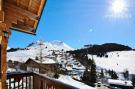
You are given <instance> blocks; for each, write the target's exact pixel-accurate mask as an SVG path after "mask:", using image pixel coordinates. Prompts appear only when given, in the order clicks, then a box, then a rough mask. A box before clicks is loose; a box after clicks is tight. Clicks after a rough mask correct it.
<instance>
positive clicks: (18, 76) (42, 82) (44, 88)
mask: <svg viewBox="0 0 135 89" xmlns="http://www.w3.org/2000/svg"><path fill="white" fill-rule="evenodd" d="M7 79H8V81H9V82H8V89H10V87H13V88H16V87H18V88H16V89H21V88H22V89H24V88H25V89H78V88H76V87H74V86H71V85H68V84H65V83H62V82H60V81H58V80H55V79H52V78H49V77H45V76H43V75H39V74H36V73H31V72H30V73H27V72H26V73H8V74H7ZM20 81H21V83H19V82H20ZM10 83H12V84H10ZM16 83H17V84H18V86H16V85H17V84H16ZM22 83H24V84H22Z"/></svg>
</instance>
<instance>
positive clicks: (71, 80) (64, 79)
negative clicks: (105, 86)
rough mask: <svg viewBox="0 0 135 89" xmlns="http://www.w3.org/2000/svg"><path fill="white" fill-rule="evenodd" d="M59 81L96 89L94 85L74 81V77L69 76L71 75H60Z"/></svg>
mask: <svg viewBox="0 0 135 89" xmlns="http://www.w3.org/2000/svg"><path fill="white" fill-rule="evenodd" d="M58 80H59V81H61V82H64V83H66V84H69V85H72V86H75V87H77V88H78V89H96V88H94V87H90V86H88V85H86V84H84V83H81V82H78V81H75V80H74V79H72V78H71V76H63V75H61V76H60V78H59V79H58Z"/></svg>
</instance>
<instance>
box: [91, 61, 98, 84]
mask: <svg viewBox="0 0 135 89" xmlns="http://www.w3.org/2000/svg"><path fill="white" fill-rule="evenodd" d="M90 76H91V81H90V82H91V85H92V86H94V84H95V83H96V79H97V75H96V64H95V62H94V60H93V59H92V64H91V75H90Z"/></svg>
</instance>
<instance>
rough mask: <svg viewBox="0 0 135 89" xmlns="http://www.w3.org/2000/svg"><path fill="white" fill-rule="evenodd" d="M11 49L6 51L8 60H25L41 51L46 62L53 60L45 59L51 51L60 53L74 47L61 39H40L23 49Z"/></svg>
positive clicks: (33, 57)
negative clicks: (46, 40)
mask: <svg viewBox="0 0 135 89" xmlns="http://www.w3.org/2000/svg"><path fill="white" fill-rule="evenodd" d="M11 50H12V49H10V50H9V51H8V53H7V57H8V60H14V61H21V62H25V61H26V60H28V59H29V58H32V59H35V57H37V56H39V55H40V54H41V53H42V56H43V58H45V57H46V63H54V61H53V60H49V59H48V60H47V56H49V57H50V55H52V52H54V51H55V52H57V53H59V54H60V53H62V52H65V51H69V50H74V49H73V48H72V47H70V46H68V45H67V44H66V43H64V42H61V41H52V42H44V41H41V40H40V41H37V42H35V43H31V44H29V45H28V46H27V47H26V48H24V49H17V50H14V51H11Z"/></svg>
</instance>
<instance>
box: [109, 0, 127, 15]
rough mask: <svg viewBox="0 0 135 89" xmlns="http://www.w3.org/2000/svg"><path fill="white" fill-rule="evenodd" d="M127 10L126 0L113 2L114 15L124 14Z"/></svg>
mask: <svg viewBox="0 0 135 89" xmlns="http://www.w3.org/2000/svg"><path fill="white" fill-rule="evenodd" d="M126 10H127V4H126V2H125V1H124V0H115V1H114V2H112V5H111V11H112V12H113V14H122V13H124V12H125V11H126Z"/></svg>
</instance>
